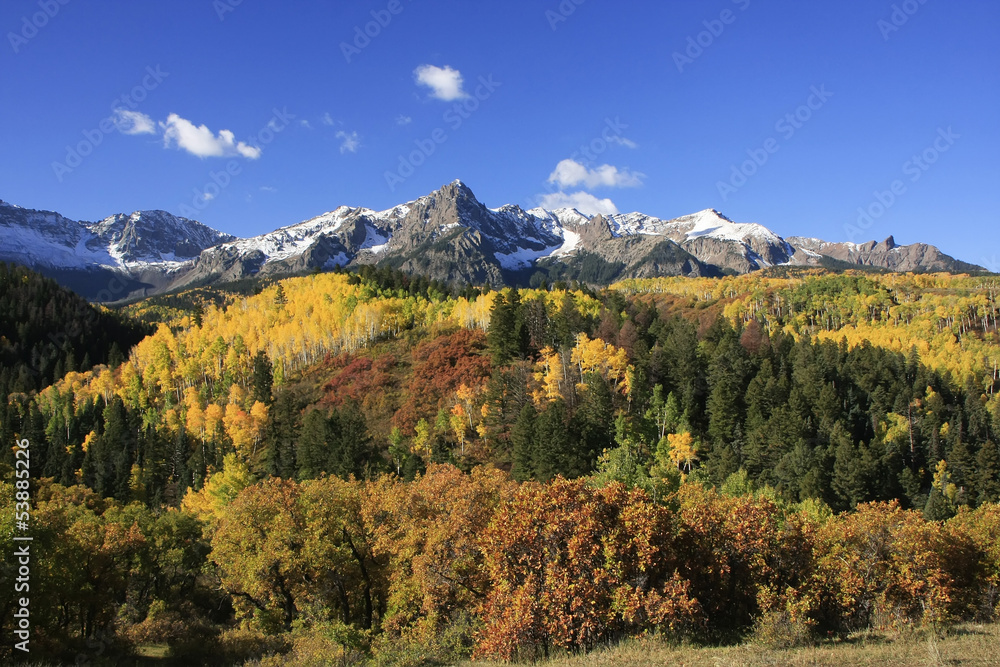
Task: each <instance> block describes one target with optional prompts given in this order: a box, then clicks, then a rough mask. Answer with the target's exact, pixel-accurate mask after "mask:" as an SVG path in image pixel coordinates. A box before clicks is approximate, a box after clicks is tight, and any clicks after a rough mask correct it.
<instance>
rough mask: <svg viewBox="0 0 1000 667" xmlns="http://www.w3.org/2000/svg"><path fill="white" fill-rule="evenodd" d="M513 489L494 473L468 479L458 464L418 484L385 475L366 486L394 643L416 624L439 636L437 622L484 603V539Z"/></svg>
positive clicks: (478, 472)
mask: <svg viewBox="0 0 1000 667" xmlns="http://www.w3.org/2000/svg"><path fill="white" fill-rule="evenodd" d="M513 487H514V484H513V482H512V481H511V480H510V478H509V477H508V476H507V475H506V474H505V473H503V472H501V471H499V470H497V469H495V468H490V467H479V468H476V469H474V470H473V471H472V473H471V474H465V473H463V472H462V471H460V470H459V469H458V468H455V467H454V466H451V465H431V466H430V467H429V468H428V470H427V473H426V474H425V475H423V476H421V477H418V478H417V479H415V480H414V481H413V482H411V483H404V482H402V481H400V480H399V479H398V478H395V477H388V476H386V477H383V478H381V479H379V480H377V481H376V482H372V483H369V484H368V485H367V486H366V488H365V493H364V497H363V500H362V506H361V514H362V517H363V520H364V523H365V524H366V525H368V526H371V530H372V553H373V556H374V557H376V558H379V559H382V560H384V561H385V563H386V572H387V575H386V577H387V582H388V598H387V605H386V611H385V615H384V617H383V620H382V628H383V629H384V630H385V631H386V632H387V633H388V634H389V635H390V636H393V635H395V636H400V635H402V634H404V631H405V630H406V628H407V627H409V626H411V625H415V624H420V627H421V628H423V629H425V630H426V631H427V632H429V633H431V634H433V633H432V628H433V626H434V624H435V623H437V622H441V623H443V624H449V623H450V619H452V618H453V617H454V615H455V614H456V613H458V612H467V611H470V610H472V609H473V608H474V607H475V606H476V604H478V601H479V600H480V599H481V598H482V597H483V596H484V595H485V594H486V589H487V586H488V579H487V577H486V575H485V573H484V571H483V568H482V564H483V555H482V552H481V550H480V546H479V537H480V535H481V534H482V532H483V531H485V530H486V527H487V526H488V525H489V523H490V521H491V520H492V518H493V515H494V512H495V511H496V509H497V506H498V505H499V504H500V502H501V499H502V498H504V497H506V496H507V495H509V494H510V493H511V492H512V489H513Z"/></svg>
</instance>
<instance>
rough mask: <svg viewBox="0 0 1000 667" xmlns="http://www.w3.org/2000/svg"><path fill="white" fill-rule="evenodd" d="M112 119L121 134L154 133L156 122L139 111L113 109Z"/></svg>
mask: <svg viewBox="0 0 1000 667" xmlns="http://www.w3.org/2000/svg"><path fill="white" fill-rule="evenodd" d="M113 120H114V123H115V127H116V128H118V131H119V132H121V133H122V134H156V123H154V122H153V119H152V118H150V117H149V116H147V115H146V114H144V113H142V112H140V111H129V110H128V109H115V111H114V116H113Z"/></svg>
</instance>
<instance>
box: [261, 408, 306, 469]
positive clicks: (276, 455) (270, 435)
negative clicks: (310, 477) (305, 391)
mask: <svg viewBox="0 0 1000 667" xmlns="http://www.w3.org/2000/svg"><path fill="white" fill-rule="evenodd" d="M298 421H299V405H298V402H297V401H296V400H295V398H294V397H293V396H292V394H291V392H289V391H279V392H278V394H277V397H276V398H275V401H274V405H272V406H271V409H270V410H269V411H268V413H267V425H266V426H265V427H264V446H265V447H266V448H267V471H268V473H269V474H271V475H274V476H276V477H283V478H286V479H294V478H295V473H296V469H297V466H296V461H295V454H296V443H297V442H298Z"/></svg>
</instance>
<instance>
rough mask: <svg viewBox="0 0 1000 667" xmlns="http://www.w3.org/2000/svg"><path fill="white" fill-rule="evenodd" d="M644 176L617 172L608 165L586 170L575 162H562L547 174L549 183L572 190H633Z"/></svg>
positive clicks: (629, 172) (637, 173) (640, 183)
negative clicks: (580, 188)
mask: <svg viewBox="0 0 1000 667" xmlns="http://www.w3.org/2000/svg"><path fill="white" fill-rule="evenodd" d="M645 177H646V175H645V174H640V173H639V172H637V171H635V172H633V171H629V170H628V169H622V170H621V171H619V170H618V167H613V166H611V165H610V164H602V165H601V166H599V167H597V168H596V169H587V167H585V166H584V165H582V164H580V163H579V162H577V161H576V160H569V159H567V160H563V161H562V162H560V163H559V164H557V165H556V168H555V171H553V172H552V173H551V174H549V183H557V184H558V185H559V187H563V188H572V187H575V186H577V185H585V186H587V187H588V188H596V187H599V186H602V185H603V186H605V187H609V188H634V187H638V186H640V185H642V179H643V178H645Z"/></svg>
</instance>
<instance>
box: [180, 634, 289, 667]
mask: <svg viewBox="0 0 1000 667" xmlns="http://www.w3.org/2000/svg"><path fill="white" fill-rule="evenodd" d="M291 647H292V643H291V636H290V635H289V634H287V633H280V634H278V633H269V632H264V631H261V630H258V629H255V628H252V627H250V626H241V627H237V628H230V629H227V630H224V631H222V632H221V633H219V636H218V637H217V639H216V641H215V646H214V647H211V648H209V647H206V646H202V647H201V650H200V651H198V652H192V653H191V654H190V655H192V656H200V657H204V656H205V655H206V654H212V655H214V656H215V657H216V659H217V660H218V663H219V664H230V665H232V664H240V663H243V662H246V661H248V660H260V659H262V658H265V657H267V656H276V655H283V654H285V653H288V651H290V650H291Z"/></svg>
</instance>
